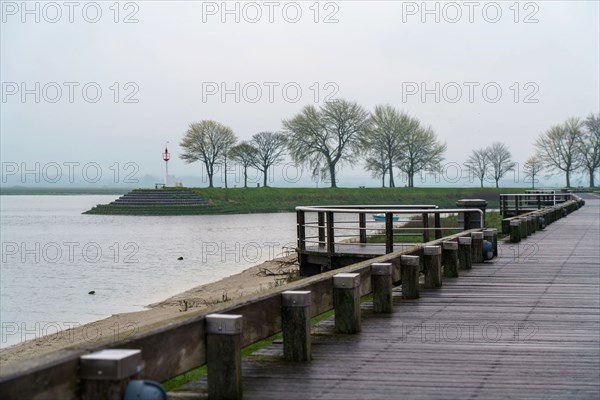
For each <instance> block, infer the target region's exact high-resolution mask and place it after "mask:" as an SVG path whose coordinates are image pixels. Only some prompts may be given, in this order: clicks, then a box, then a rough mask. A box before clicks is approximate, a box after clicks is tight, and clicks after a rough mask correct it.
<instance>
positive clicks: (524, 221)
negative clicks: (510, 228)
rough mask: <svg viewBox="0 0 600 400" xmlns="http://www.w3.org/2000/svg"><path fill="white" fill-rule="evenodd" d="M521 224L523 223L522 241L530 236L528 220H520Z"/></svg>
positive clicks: (524, 218)
mask: <svg viewBox="0 0 600 400" xmlns="http://www.w3.org/2000/svg"><path fill="white" fill-rule="evenodd" d="M519 222H520V223H521V239H525V238H526V237H527V236H528V232H527V218H526V217H523V218H519Z"/></svg>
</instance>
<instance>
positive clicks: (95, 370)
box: [79, 349, 142, 381]
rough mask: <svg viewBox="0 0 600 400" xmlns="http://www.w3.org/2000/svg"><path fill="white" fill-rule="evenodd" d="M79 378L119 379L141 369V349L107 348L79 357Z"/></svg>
mask: <svg viewBox="0 0 600 400" xmlns="http://www.w3.org/2000/svg"><path fill="white" fill-rule="evenodd" d="M79 362H80V371H79V376H80V378H81V379H98V380H114V381H116V380H121V379H124V378H128V377H130V376H132V375H135V374H137V373H139V372H140V371H141V369H142V352H141V350H127V349H107V350H101V351H97V352H95V353H91V354H86V355H84V356H81V357H79Z"/></svg>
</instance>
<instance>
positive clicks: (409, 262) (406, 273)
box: [400, 256, 419, 299]
mask: <svg viewBox="0 0 600 400" xmlns="http://www.w3.org/2000/svg"><path fill="white" fill-rule="evenodd" d="M400 279H401V280H402V298H403V299H418V298H419V256H400Z"/></svg>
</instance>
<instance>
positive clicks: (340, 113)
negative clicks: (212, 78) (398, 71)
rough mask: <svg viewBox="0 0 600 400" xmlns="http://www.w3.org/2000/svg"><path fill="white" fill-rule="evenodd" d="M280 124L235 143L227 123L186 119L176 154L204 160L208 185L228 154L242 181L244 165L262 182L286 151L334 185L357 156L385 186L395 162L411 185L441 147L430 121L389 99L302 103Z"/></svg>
mask: <svg viewBox="0 0 600 400" xmlns="http://www.w3.org/2000/svg"><path fill="white" fill-rule="evenodd" d="M282 124H283V132H261V133H257V134H256V135H254V136H253V137H252V140H250V141H249V142H242V143H240V144H237V145H236V142H237V138H236V136H235V134H234V133H233V131H232V130H231V129H230V128H228V127H226V126H224V125H222V124H220V123H218V122H215V121H210V120H204V121H200V122H196V123H192V124H191V125H190V127H189V129H188V131H187V132H186V134H185V135H184V137H183V139H182V141H181V143H180V146H181V147H182V148H183V153H182V155H181V158H182V159H183V160H185V161H186V162H188V163H191V162H195V161H200V162H202V163H203V164H204V166H205V168H206V173H207V175H208V181H209V187H213V176H214V173H215V167H216V166H218V165H221V164H225V165H226V163H227V161H228V160H233V161H234V162H236V163H238V164H239V165H240V166H241V167H242V168H243V170H244V187H246V186H247V170H248V168H250V167H253V168H256V169H258V170H259V171H261V172H262V174H263V182H264V186H266V185H267V173H268V169H269V168H270V167H271V166H273V165H276V164H278V163H279V162H281V161H282V160H283V157H284V155H285V153H286V151H287V152H289V155H290V157H291V158H292V160H293V161H294V162H295V163H296V164H298V165H300V166H302V167H306V168H308V169H309V170H310V172H311V174H312V175H313V177H322V178H325V177H326V178H328V180H329V181H330V182H331V187H337V177H336V173H337V170H338V169H339V168H340V167H341V166H342V165H345V164H347V163H352V164H354V163H356V161H357V159H358V158H359V157H364V158H365V160H366V169H367V170H368V171H370V172H371V173H372V175H373V176H374V177H381V178H382V183H383V184H384V183H385V178H386V176H388V177H389V186H390V187H394V169H395V168H397V169H398V170H399V171H400V172H401V173H403V174H406V176H408V186H411V187H412V186H413V182H414V175H415V174H417V173H418V172H420V171H424V170H435V169H437V168H438V167H439V165H440V164H441V161H442V159H443V153H444V152H445V150H446V145H445V144H442V143H439V142H438V140H437V138H436V135H435V133H434V132H433V130H432V129H431V127H424V126H422V125H421V123H420V121H419V120H418V119H416V118H414V117H411V116H409V115H408V114H405V113H402V112H400V111H398V110H396V109H394V108H393V107H391V106H389V105H385V106H377V107H375V110H374V111H373V113H369V112H368V111H367V110H366V109H364V108H363V107H362V106H360V105H359V104H358V103H356V102H351V101H346V100H337V101H334V102H328V103H325V104H324V105H322V106H321V107H318V108H317V107H315V106H313V105H308V106H306V107H304V108H303V109H302V110H301V112H300V113H298V114H297V115H295V116H294V117H292V118H290V119H287V120H284V121H283V123H282ZM226 175H227V174H225V179H227V176H226ZM225 187H227V181H226V180H225Z"/></svg>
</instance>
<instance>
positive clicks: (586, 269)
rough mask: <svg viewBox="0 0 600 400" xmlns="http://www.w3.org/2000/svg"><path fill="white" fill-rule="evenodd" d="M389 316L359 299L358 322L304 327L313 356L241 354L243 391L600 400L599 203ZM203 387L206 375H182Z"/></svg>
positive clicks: (254, 394) (399, 305)
mask: <svg viewBox="0 0 600 400" xmlns="http://www.w3.org/2000/svg"><path fill="white" fill-rule="evenodd" d="M590 196H591V195H588V196H587V197H588V200H586V201H587V205H586V206H585V207H583V208H582V209H580V210H578V211H577V212H575V213H573V214H571V215H569V216H568V217H567V218H563V219H561V220H559V221H557V222H555V223H554V224H552V225H550V226H548V228H547V229H546V230H545V231H538V232H537V233H535V234H534V235H533V236H530V237H528V238H527V239H526V240H524V241H522V242H521V243H519V244H507V243H503V244H501V246H500V249H501V256H500V257H499V258H496V259H495V260H493V261H492V262H486V263H485V264H478V265H475V266H474V269H473V270H471V271H468V272H465V271H461V273H462V275H461V277H460V278H456V279H446V280H444V285H443V287H442V288H440V289H433V290H425V291H422V292H421V298H420V299H418V300H414V301H412V300H411V301H401V300H400V297H399V295H400V289H399V288H398V289H397V290H396V292H395V295H396V297H395V304H394V306H395V309H394V312H393V313H392V314H390V315H376V314H373V313H371V312H370V304H368V303H365V304H363V325H362V332H361V333H360V334H358V335H335V334H333V333H332V321H331V320H327V321H324V322H323V323H321V324H320V325H319V326H317V327H315V334H314V336H313V361H312V362H310V363H306V364H292V363H286V362H283V361H282V360H281V353H282V349H281V344H280V343H275V344H273V345H272V346H270V347H268V348H266V349H264V350H262V351H260V352H258V353H257V354H256V355H254V356H252V357H249V358H247V359H244V362H243V386H244V399H340V400H342V399H343V400H347V399H400V398H403V399H404V398H407V399H506V398H518V399H524V398H527V399H599V398H600V273H599V270H600V250H599V243H600V201H599V200H598V198H597V197H596V199H594V200H592V199H590ZM186 388H188V389H189V390H191V391H196V393H197V394H198V393H199V392H198V390H199V391H200V392H204V390H205V389H206V380H205V379H203V380H199V381H195V382H191V383H188V384H187V385H186Z"/></svg>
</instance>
